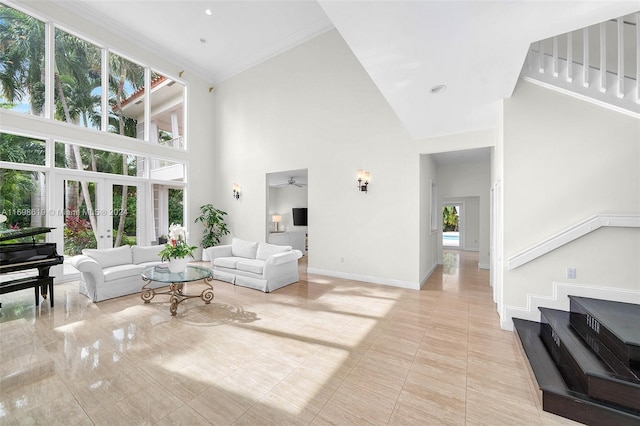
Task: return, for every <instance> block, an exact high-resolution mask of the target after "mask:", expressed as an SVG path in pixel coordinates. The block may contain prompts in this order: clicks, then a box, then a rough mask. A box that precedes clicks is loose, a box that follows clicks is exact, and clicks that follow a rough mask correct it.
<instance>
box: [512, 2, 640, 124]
mask: <svg viewBox="0 0 640 426" xmlns="http://www.w3.org/2000/svg"><path fill="white" fill-rule="evenodd" d="M639 23H640V12H635V13H632V14H630V15H626V16H623V17H620V18H617V19H615V20H610V21H606V22H602V23H600V24H597V25H593V26H591V27H587V28H583V29H580V30H576V31H573V32H570V33H566V34H561V35H559V36H555V37H552V38H550V39H546V40H541V41H538V42H535V43H533V44H532V45H531V48H530V49H529V52H528V54H527V58H526V61H525V65H524V67H523V68H522V73H521V76H522V77H523V78H524V79H525V80H530V81H533V82H537V83H542V84H544V85H549V86H553V87H555V88H557V89H560V90H562V91H566V92H569V93H571V94H574V95H577V96H579V97H582V98H586V99H589V100H595V101H598V102H602V103H605V104H607V105H608V106H609V107H613V108H614V109H616V110H619V111H621V112H625V113H629V114H631V115H634V116H638V117H640V84H638V82H639V81H640V25H639Z"/></svg>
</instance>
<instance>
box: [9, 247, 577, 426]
mask: <svg viewBox="0 0 640 426" xmlns="http://www.w3.org/2000/svg"><path fill="white" fill-rule="evenodd" d="M445 260H446V261H445V265H444V266H440V267H438V268H437V269H436V271H435V272H434V273H433V275H432V276H431V278H430V279H429V281H428V282H427V283H426V284H425V286H424V287H423V289H422V290H421V291H415V290H405V289H399V288H394V287H387V286H380V285H372V284H366V283H361V282H356V281H349V280H342V279H337V278H331V277H324V276H319V275H307V273H306V272H305V270H306V268H305V266H306V265H304V263H302V264H301V281H300V282H299V283H296V284H293V285H290V286H287V287H285V288H282V289H280V290H278V291H276V292H274V293H272V294H263V293H261V292H258V291H255V290H250V289H246V288H241V287H234V286H232V285H230V284H227V283H223V282H219V281H214V286H215V291H216V296H215V299H214V301H213V303H212V304H211V305H204V304H203V303H202V301H200V300H199V299H191V300H189V301H187V302H184V303H182V304H181V305H180V306H179V308H178V315H177V316H176V317H174V318H172V317H171V316H170V314H169V305H168V300H165V298H163V297H162V296H157V297H156V299H154V301H153V302H152V303H151V304H146V305H145V304H144V303H143V302H142V300H141V299H140V297H139V296H138V295H132V296H127V297H122V298H119V299H114V300H109V301H105V302H101V303H98V304H94V303H91V302H90V301H89V300H88V299H87V298H85V297H84V296H80V295H78V290H77V283H75V282H72V283H67V284H58V285H56V290H55V291H56V293H55V307H54V308H49V306H48V302H45V303H42V304H41V307H40V308H35V307H34V306H33V292H32V291H31V290H25V291H22V292H17V293H12V294H7V295H3V296H2V302H3V307H2V309H1V312H2V316H1V317H0V358H1V360H2V370H1V371H0V372H1V373H2V377H3V379H2V380H3V381H2V388H1V389H0V390H1V396H0V424H3V425H12V424H46V425H53V424H60V425H91V424H96V425H129V424H130V425H165V424H166V425H169V424H183V425H201V424H202V425H206V424H215V425H228V424H247V425H285V424H316V425H324V424H337V425H349V424H407V425H432V424H433V425H437V424H451V425H463V424H486V425H501V424H504V425H515V424H517V425H555V424H570V423H571V422H569V421H566V420H564V419H562V418H559V417H556V416H554V415H551V414H548V413H544V412H542V411H541V410H540V409H539V407H538V406H537V403H536V400H535V394H534V390H533V389H532V387H531V385H530V383H529V378H528V375H527V374H528V373H527V371H526V368H525V365H524V361H523V358H522V355H521V354H520V352H519V349H518V348H517V345H516V343H515V339H514V337H513V334H512V333H511V332H508V331H503V330H501V329H500V327H499V320H498V315H497V313H496V310H495V306H494V304H493V302H492V295H491V288H490V287H489V283H488V280H489V274H488V271H481V270H478V269H477V266H476V265H477V264H478V256H477V253H469V252H457V251H450V252H446V253H445ZM141 283H142V282H141ZM16 372H17V373H18V374H19V375H18V376H14V377H10V375H9V373H16Z"/></svg>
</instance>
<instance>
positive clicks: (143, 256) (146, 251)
mask: <svg viewBox="0 0 640 426" xmlns="http://www.w3.org/2000/svg"><path fill="white" fill-rule="evenodd" d="M163 248H164V244H161V245H158V246H146V247H144V246H131V251H132V252H133V263H135V264H136V265H139V264H141V263H145V262H160V255H159V254H158V253H160V250H162V249H163Z"/></svg>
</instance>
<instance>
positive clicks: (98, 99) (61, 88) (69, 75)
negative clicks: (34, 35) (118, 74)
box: [53, 28, 102, 129]
mask: <svg viewBox="0 0 640 426" xmlns="http://www.w3.org/2000/svg"><path fill="white" fill-rule="evenodd" d="M55 34H56V36H55V60H54V66H53V78H54V86H55V87H54V101H55V102H54V105H55V111H54V114H53V115H54V117H55V119H56V120H59V121H64V122H67V123H73V124H78V125H80V126H83V127H93V128H96V129H100V127H101V117H100V115H101V105H102V83H101V81H102V75H101V69H102V65H101V63H102V61H101V49H100V48H98V47H97V46H95V45H93V44H91V43H89V42H87V41H85V40H82V39H80V38H78V37H76V36H74V35H71V34H69V33H66V32H64V31H62V30H60V29H57V28H56V31H55Z"/></svg>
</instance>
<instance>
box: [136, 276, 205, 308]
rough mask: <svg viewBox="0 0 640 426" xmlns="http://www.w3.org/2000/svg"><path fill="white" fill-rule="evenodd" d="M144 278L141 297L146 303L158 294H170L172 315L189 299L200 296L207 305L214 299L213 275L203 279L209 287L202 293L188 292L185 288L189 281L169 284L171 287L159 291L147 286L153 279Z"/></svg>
mask: <svg viewBox="0 0 640 426" xmlns="http://www.w3.org/2000/svg"><path fill="white" fill-rule="evenodd" d="M142 280H143V281H144V282H145V283H144V285H143V286H142V289H141V291H142V293H141V294H140V297H141V298H142V300H144V303H150V302H151V300H152V299H153V298H154V297H155V296H156V294H168V295H169V302H170V303H171V305H170V306H169V312H171V316H175V315H176V313H177V312H178V305H179V304H180V303H182V302H184V301H185V300H187V299H193V298H195V297H199V298H200V299H202V301H203V302H204V303H205V304H207V305H208V304H210V303H211V301H212V300H213V285H212V284H211V281H213V277H211V276H209V277H206V278H204V279H203V280H202V281H203V282H204V284H206V285H208V286H209V288H205V289H204V290H202V292H201V293H200V294H186V293H185V292H184V291H183V290H184V285H185V284H187V283H184V282H177V283H171V284H169V286H168V287H169V289H168V290H166V291H157V290H156V289H153V288H147V286H148V285H149V283H150V282H152V281H153V280H150V279H147V278H144V277H143V278H142ZM194 283H195V282H194ZM160 288H164V287H160Z"/></svg>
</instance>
